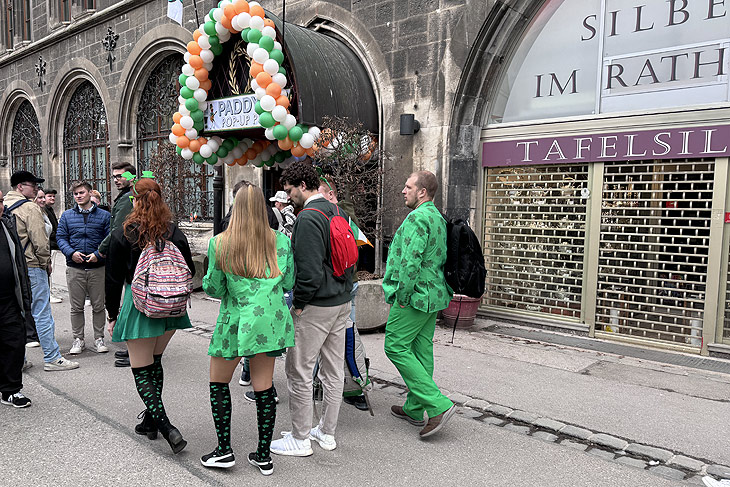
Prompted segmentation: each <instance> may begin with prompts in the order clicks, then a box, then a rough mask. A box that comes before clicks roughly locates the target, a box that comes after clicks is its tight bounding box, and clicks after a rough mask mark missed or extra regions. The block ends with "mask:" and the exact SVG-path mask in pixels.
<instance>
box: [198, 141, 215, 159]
mask: <svg viewBox="0 0 730 487" xmlns="http://www.w3.org/2000/svg"><path fill="white" fill-rule="evenodd" d="M212 153H213V149H211V148H210V146H209V145H208V144H203V145H201V146H200V155H201V156H203V158H205V159H207V158H209V157H210V155H211V154H212Z"/></svg>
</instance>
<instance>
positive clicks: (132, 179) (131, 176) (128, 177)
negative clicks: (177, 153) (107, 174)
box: [122, 171, 155, 195]
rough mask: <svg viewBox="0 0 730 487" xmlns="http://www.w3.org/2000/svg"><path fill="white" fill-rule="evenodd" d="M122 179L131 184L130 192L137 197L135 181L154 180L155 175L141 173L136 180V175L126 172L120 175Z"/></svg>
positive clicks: (146, 172)
mask: <svg viewBox="0 0 730 487" xmlns="http://www.w3.org/2000/svg"><path fill="white" fill-rule="evenodd" d="M122 177H123V178H124V179H126V180H127V181H129V182H130V183H132V192H133V193H134V194H135V195H139V192H138V191H137V181H139V180H140V179H155V174H154V173H153V172H152V171H142V175H141V176H140V177H139V178H137V176H136V175H134V174H132V173H131V172H129V171H126V172H124V173H122Z"/></svg>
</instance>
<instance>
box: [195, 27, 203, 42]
mask: <svg viewBox="0 0 730 487" xmlns="http://www.w3.org/2000/svg"><path fill="white" fill-rule="evenodd" d="M202 35H203V34H202V32H200V31H199V30H198V29H195V30H194V31H193V39H195V42H198V39H200V36H202Z"/></svg>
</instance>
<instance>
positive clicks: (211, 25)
mask: <svg viewBox="0 0 730 487" xmlns="http://www.w3.org/2000/svg"><path fill="white" fill-rule="evenodd" d="M203 30H204V31H205V33H206V34H208V35H209V36H214V35H217V34H218V32H217V31H216V30H215V22H213V21H212V20H209V21H208V22H206V23H205V24H204V25H203Z"/></svg>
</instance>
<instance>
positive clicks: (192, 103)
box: [185, 98, 200, 112]
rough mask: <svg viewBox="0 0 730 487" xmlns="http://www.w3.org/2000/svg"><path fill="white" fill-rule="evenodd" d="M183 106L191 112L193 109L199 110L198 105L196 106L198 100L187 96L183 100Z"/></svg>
mask: <svg viewBox="0 0 730 487" xmlns="http://www.w3.org/2000/svg"><path fill="white" fill-rule="evenodd" d="M185 108H187V109H188V110H190V112H192V111H193V110H199V109H200V107H199V106H198V100H196V99H195V98H188V99H187V100H185Z"/></svg>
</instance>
